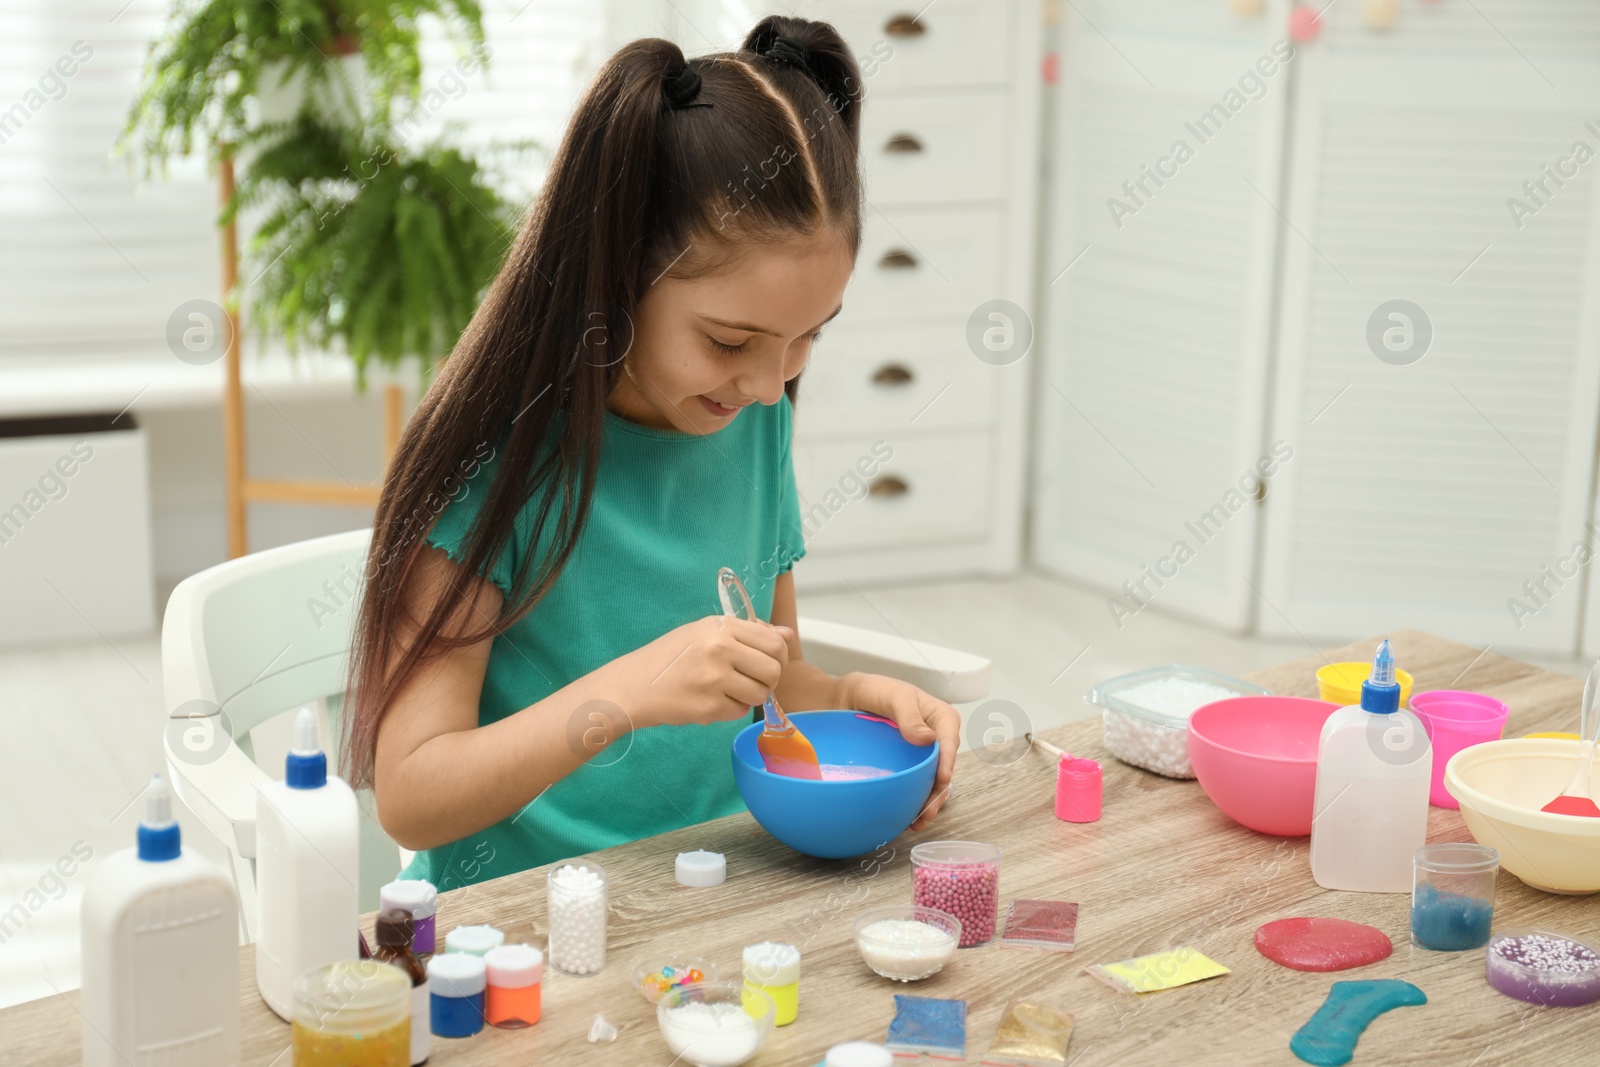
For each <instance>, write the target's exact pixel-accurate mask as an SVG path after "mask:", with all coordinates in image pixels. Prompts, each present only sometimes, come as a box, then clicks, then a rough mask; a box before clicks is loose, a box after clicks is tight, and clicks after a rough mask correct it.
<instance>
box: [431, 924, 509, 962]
mask: <svg viewBox="0 0 1600 1067" xmlns="http://www.w3.org/2000/svg"><path fill="white" fill-rule="evenodd" d="M505 943H506V935H505V934H503V933H501V932H500V931H499V930H496V929H495V928H494V927H492V926H458V927H456V928H455V929H454V930H451V931H450V932H449V933H448V934H445V935H444V950H445V951H446V952H465V953H466V954H467V955H469V956H482V955H484V954H485V953H487V952H488V951H489V950H490V949H492V948H499V947H500V946H501V945H503V944H505Z"/></svg>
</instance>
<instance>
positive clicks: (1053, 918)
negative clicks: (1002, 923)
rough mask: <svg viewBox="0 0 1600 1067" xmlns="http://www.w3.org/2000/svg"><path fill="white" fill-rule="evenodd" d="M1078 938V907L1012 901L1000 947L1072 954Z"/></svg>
mask: <svg viewBox="0 0 1600 1067" xmlns="http://www.w3.org/2000/svg"><path fill="white" fill-rule="evenodd" d="M1077 938H1078V905H1076V904H1069V903H1067V902H1065V901H1061V900H1013V901H1012V902H1011V904H1010V906H1009V907H1007V908H1006V932H1005V933H1004V934H1002V935H1001V936H1000V944H1002V945H1008V946H1010V947H1012V948H1042V949H1049V950H1051V951H1053V952H1071V951H1072V950H1073V948H1074V946H1076V944H1077Z"/></svg>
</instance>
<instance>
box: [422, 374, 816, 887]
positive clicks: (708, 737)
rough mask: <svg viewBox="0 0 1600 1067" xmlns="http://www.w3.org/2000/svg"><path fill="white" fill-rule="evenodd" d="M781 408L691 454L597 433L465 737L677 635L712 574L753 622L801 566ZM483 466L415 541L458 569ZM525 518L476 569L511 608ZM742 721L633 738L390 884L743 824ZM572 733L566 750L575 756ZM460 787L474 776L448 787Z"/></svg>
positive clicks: (706, 440)
mask: <svg viewBox="0 0 1600 1067" xmlns="http://www.w3.org/2000/svg"><path fill="white" fill-rule="evenodd" d="M792 419H793V411H792V409H791V408H790V405H789V401H788V399H787V398H785V399H783V400H780V401H779V402H778V403H777V404H774V405H772V406H770V407H768V406H763V405H760V404H752V405H751V406H749V407H747V408H745V409H744V410H743V411H741V412H740V413H739V414H738V415H736V416H734V419H733V421H732V422H731V423H730V424H729V425H727V426H725V427H723V428H722V429H721V430H719V431H718V432H716V433H714V434H710V435H707V436H703V437H702V436H696V435H693V434H684V433H679V432H677V431H673V430H657V429H651V428H649V427H645V426H640V425H638V424H636V423H632V422H629V421H627V420H626V419H623V418H621V417H620V416H617V415H614V414H612V413H610V412H607V413H606V416H605V428H604V432H603V437H602V443H601V455H600V464H599V468H598V470H597V474H596V481H595V487H594V498H593V503H592V507H591V511H590V517H589V521H588V525H587V526H586V527H585V528H584V531H583V535H582V537H581V539H580V540H579V542H578V544H577V546H576V549H575V551H574V552H573V554H572V556H571V558H570V560H569V561H568V563H567V565H566V567H565V568H564V569H563V570H562V572H561V574H560V576H559V577H558V578H557V580H556V582H555V584H554V585H553V586H552V587H551V589H550V590H549V592H547V593H546V594H545V596H544V597H543V598H542V599H541V600H540V601H539V603H538V604H537V605H536V606H535V607H534V609H533V611H532V612H530V613H529V614H528V615H527V616H526V617H525V618H523V619H522V620H521V621H519V622H518V623H517V624H516V625H515V626H513V627H511V628H510V629H509V630H507V631H506V632H505V633H503V634H501V635H500V636H499V637H496V638H495V639H494V643H493V645H492V647H491V649H490V652H489V663H488V668H487V673H486V675H485V677H484V681H483V694H482V696H481V698H480V699H479V703H478V724H479V725H480V726H482V725H486V724H488V723H491V722H496V721H498V720H500V719H503V718H506V717H507V716H509V715H514V714H516V713H517V712H519V711H521V710H522V709H523V708H526V707H528V706H529V705H531V704H534V703H536V702H537V701H539V700H542V699H543V698H545V697H547V696H549V695H550V694H551V693H554V692H555V691H557V690H558V689H561V688H562V687H563V686H565V685H567V684H569V683H571V682H572V681H574V680H575V679H577V678H580V677H582V676H583V675H585V674H588V673H589V672H591V671H593V670H595V669H596V668H598V667H600V666H602V665H604V664H606V663H609V662H611V661H612V660H614V659H617V658H618V657H619V656H623V655H625V654H627V653H629V652H632V651H633V650H634V649H637V648H640V647H641V646H643V645H646V644H649V643H650V642H651V641H653V640H655V639H656V638H658V637H660V636H661V635H662V634H664V633H666V632H668V631H669V630H672V629H674V628H676V627H678V626H681V625H683V624H684V623H687V622H692V621H694V620H695V619H699V618H702V617H704V616H706V615H715V614H718V613H719V612H720V610H721V608H720V605H719V603H718V598H717V571H718V570H719V569H720V568H722V567H731V568H733V569H734V571H736V572H737V573H738V574H739V577H740V579H741V580H742V581H743V582H744V584H745V588H746V589H747V590H748V591H749V593H750V599H751V601H752V602H753V603H754V605H755V608H756V611H757V613H758V614H759V615H760V616H761V617H762V618H770V617H771V614H772V593H773V588H774V585H775V583H776V580H777V577H778V575H780V574H782V573H783V572H784V571H787V570H788V569H789V568H790V567H791V566H792V565H793V564H794V561H795V560H797V559H799V558H800V557H801V556H802V555H804V554H805V543H804V540H803V538H802V531H801V525H800V505H799V500H798V497H797V495H796V491H795V481H794V466H793V462H792V459H791V455H790V436H791V427H792ZM494 469H495V462H494V460H492V459H491V460H490V461H488V462H486V463H485V464H484V465H483V466H482V467H481V468H480V470H479V471H478V472H477V474H476V476H475V477H474V478H473V479H472V480H471V481H470V482H468V483H467V490H466V492H465V493H464V494H463V495H460V496H458V497H457V498H456V499H455V500H453V501H452V502H451V504H450V505H449V506H448V507H447V508H446V509H445V510H444V512H443V513H442V514H441V515H440V517H439V520H438V522H437V523H436V524H435V526H434V528H433V530H432V532H431V533H430V534H429V536H428V541H429V542H430V543H431V544H433V545H436V546H438V547H439V548H441V549H443V550H444V551H445V552H447V553H449V554H450V555H451V556H452V558H454V559H456V560H457V561H458V562H460V561H461V560H462V558H463V553H464V551H465V548H466V545H467V538H468V535H469V532H470V529H471V524H472V519H473V517H474V515H475V514H476V511H477V508H478V507H479V506H480V505H481V504H482V502H483V500H484V499H485V498H486V496H487V493H488V486H489V484H490V481H491V479H492V478H493V475H494ZM535 510H536V509H535V504H534V502H530V503H529V504H527V505H524V508H523V510H522V512H521V513H520V514H519V515H518V518H517V523H516V527H517V530H518V535H517V536H514V537H513V539H512V541H511V543H510V544H508V546H507V548H506V550H505V552H503V553H502V554H501V556H500V557H499V558H498V559H497V560H495V561H494V564H493V566H491V567H489V568H488V569H487V571H486V573H485V577H488V578H490V579H491V580H493V581H494V583H495V584H496V585H498V586H499V587H500V589H501V590H502V592H505V593H509V592H510V587H511V581H512V576H513V575H514V574H515V573H516V572H517V570H516V569H517V566H518V564H519V563H521V561H522V557H523V555H524V554H525V553H527V552H530V551H533V546H532V544H531V543H530V541H529V538H528V534H527V531H528V530H529V528H530V527H531V518H532V516H533V514H534V512H535ZM750 721H751V719H748V718H741V719H738V720H735V721H733V722H725V723H716V724H711V725H682V726H677V725H670V726H652V727H648V728H645V729H638V730H634V731H632V732H631V733H630V734H628V735H627V736H626V737H624V738H623V739H622V740H620V741H618V742H616V743H615V744H614V745H613V746H611V747H610V748H608V749H607V750H605V751H603V752H601V753H599V754H598V755H597V756H595V757H594V758H592V759H591V760H589V761H588V762H587V763H584V764H583V765H581V766H580V767H578V769H577V770H575V771H574V772H573V773H572V774H570V775H568V776H567V777H566V778H563V779H562V780H561V781H559V782H557V783H555V784H554V785H552V786H551V787H550V788H549V789H547V790H546V791H545V792H544V793H543V794H541V795H540V796H538V797H537V798H535V799H534V800H533V801H531V802H529V803H528V804H527V805H526V806H524V807H523V808H522V810H521V811H519V812H517V813H516V814H515V815H513V816H512V817H510V818H508V819H505V820H503V821H502V822H499V823H496V824H495V825H493V826H490V827H489V828H487V829H485V830H482V831H480V832H478V833H476V834H473V835H471V836H470V837H466V838H463V839H461V840H459V841H456V842H453V843H452V844H449V845H445V846H443V847H441V848H435V849H429V850H427V851H425V852H419V853H417V855H416V857H415V858H414V859H413V860H412V862H411V864H410V865H409V866H407V868H406V870H405V872H404V874H403V875H402V877H405V878H425V879H427V880H428V881H430V882H432V883H433V884H434V885H436V886H438V887H439V888H440V889H456V888H459V887H461V886H463V885H469V884H471V883H473V882H480V881H483V880H485V879H489V878H498V877H500V876H502V875H506V874H511V873H513V872H515V871H520V870H526V869H527V868H529V867H536V866H539V865H540V864H544V863H549V862H552V861H554V860H559V859H565V858H567V857H570V856H576V855H579V854H582V853H585V852H592V851H594V850H595V849H600V848H607V847H610V846H611V845H617V844H621V843H623V842H625V841H632V840H635V839H637V838H641V837H649V836H651V835H652V834H659V833H664V832H665V831H667V830H675V829H678V828H680V827H683V826H688V825H690V824H692V823H697V822H703V821H705V820H707V819H714V818H717V817H719V816H722V815H728V814H730V813H732V812H735V811H740V810H743V807H744V804H743V802H742V801H741V800H740V798H739V793H738V790H737V789H736V788H735V786H734V783H733V770H732V765H731V757H730V749H731V746H732V743H733V737H734V735H735V734H737V733H738V732H739V731H740V730H741V729H743V728H744V727H745V726H746V725H747V724H748V723H749V722H750ZM584 726H585V723H584V721H582V720H579V721H576V722H575V723H574V724H573V725H572V727H571V729H570V730H569V735H572V739H573V742H574V743H581V735H582V728H583V727H584ZM459 773H461V774H464V775H465V774H471V773H472V768H471V767H462V768H460V769H459Z"/></svg>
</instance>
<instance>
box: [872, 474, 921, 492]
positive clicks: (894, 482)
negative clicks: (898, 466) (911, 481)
mask: <svg viewBox="0 0 1600 1067" xmlns="http://www.w3.org/2000/svg"><path fill="white" fill-rule="evenodd" d="M867 492H868V494H870V495H872V496H881V497H895V496H905V495H906V494H907V493H909V492H911V486H910V485H908V484H906V481H905V479H903V478H896V477H895V476H894V475H892V474H886V475H884V476H883V477H882V478H874V479H873V480H872V484H871V485H869V486H867Z"/></svg>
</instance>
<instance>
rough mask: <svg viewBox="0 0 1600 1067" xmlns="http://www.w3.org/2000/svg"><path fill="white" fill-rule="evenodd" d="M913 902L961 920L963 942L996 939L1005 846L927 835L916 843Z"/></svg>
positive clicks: (975, 943) (967, 945) (970, 944)
mask: <svg viewBox="0 0 1600 1067" xmlns="http://www.w3.org/2000/svg"><path fill="white" fill-rule="evenodd" d="M911 885H912V901H911V902H912V903H913V904H920V905H921V906H922V907H924V908H934V909H936V910H938V911H942V912H944V913H945V914H947V915H954V916H955V917H956V918H958V919H960V920H961V944H960V947H961V948H975V947H976V946H978V945H987V944H988V943H989V942H990V941H993V940H994V937H995V927H996V920H997V918H998V913H999V910H1000V850H999V849H998V848H996V847H995V846H994V845H986V844H984V843H983V842H981V841H924V842H923V843H922V844H920V845H916V846H915V847H913V848H912V849H911Z"/></svg>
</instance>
